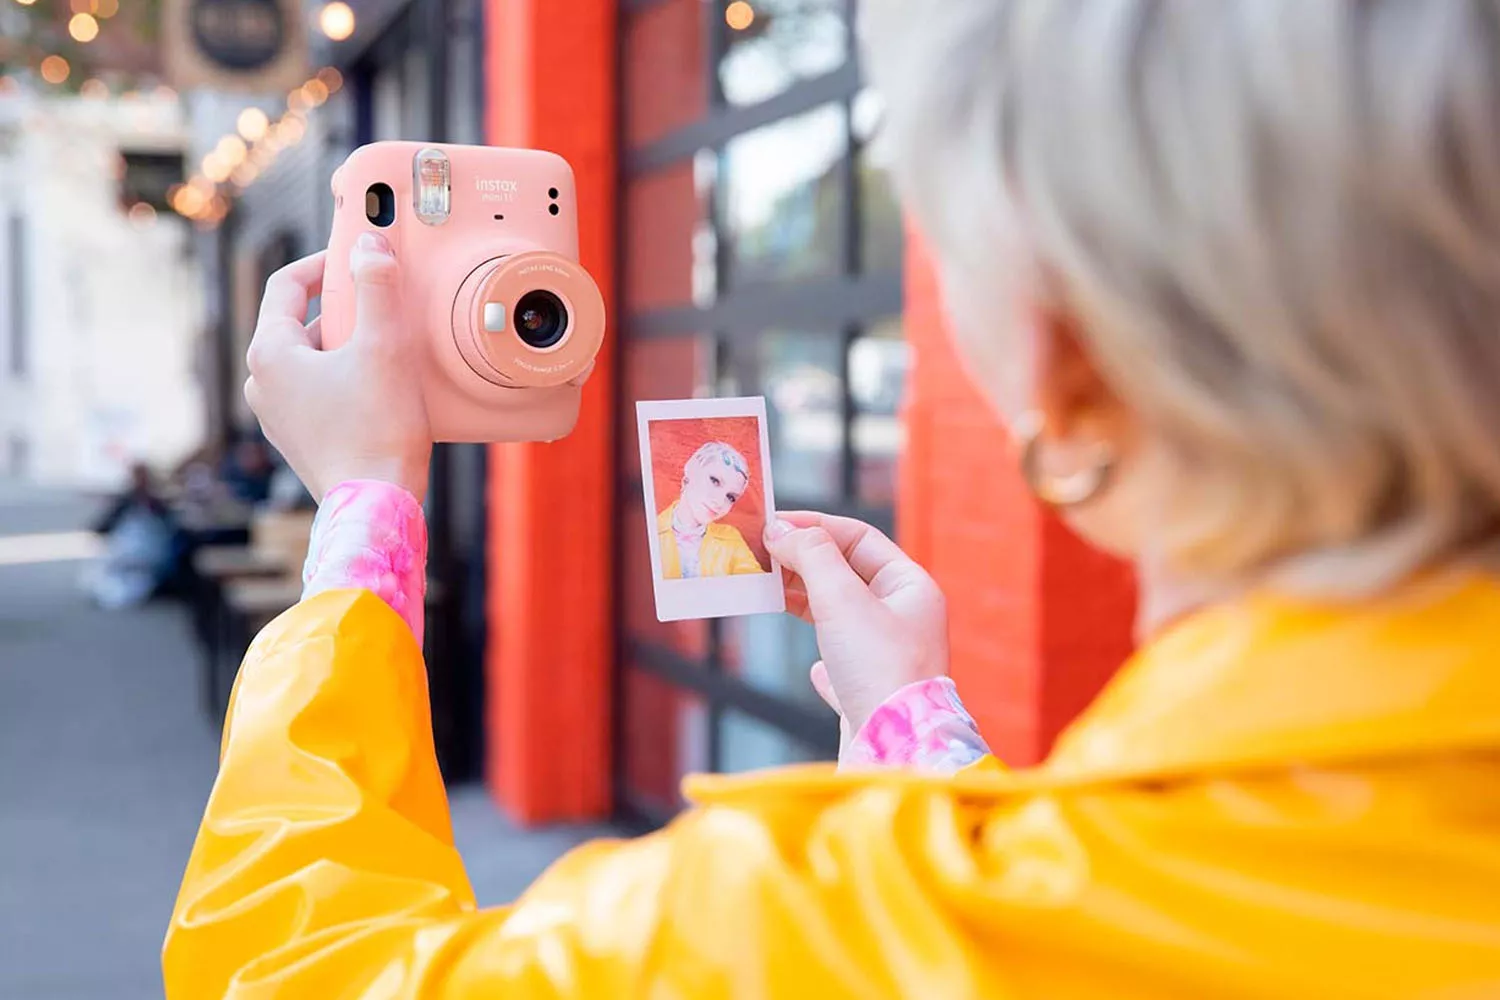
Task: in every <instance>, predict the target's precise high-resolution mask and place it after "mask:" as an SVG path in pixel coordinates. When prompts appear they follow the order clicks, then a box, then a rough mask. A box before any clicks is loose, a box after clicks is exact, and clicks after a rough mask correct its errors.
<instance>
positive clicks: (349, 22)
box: [318, 0, 354, 42]
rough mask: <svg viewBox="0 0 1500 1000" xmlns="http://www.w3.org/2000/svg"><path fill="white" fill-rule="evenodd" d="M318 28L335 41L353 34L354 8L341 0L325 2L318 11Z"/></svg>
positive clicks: (342, 39) (340, 40)
mask: <svg viewBox="0 0 1500 1000" xmlns="http://www.w3.org/2000/svg"><path fill="white" fill-rule="evenodd" d="M318 28H319V30H321V31H322V32H323V34H325V35H327V36H328V37H329V38H330V39H331V40H333V41H335V42H342V41H344V40H345V39H347V38H348V37H349V36H350V35H353V34H354V8H352V7H350V6H349V5H348V4H346V3H344V2H343V0H334V2H333V3H330V4H325V5H324V6H323V9H322V10H320V11H319V12H318Z"/></svg>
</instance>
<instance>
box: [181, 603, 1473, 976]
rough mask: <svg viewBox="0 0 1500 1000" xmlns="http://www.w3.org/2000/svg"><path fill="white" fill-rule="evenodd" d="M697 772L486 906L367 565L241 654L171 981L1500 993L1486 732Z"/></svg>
mask: <svg viewBox="0 0 1500 1000" xmlns="http://www.w3.org/2000/svg"><path fill="white" fill-rule="evenodd" d="M693 794H694V795H695V796H697V797H698V798H699V799H700V801H701V803H702V804H700V805H699V806H697V807H696V808H694V809H692V810H690V811H689V812H687V813H685V814H684V815H683V816H682V817H681V818H680V819H678V820H677V821H676V822H675V823H673V824H672V825H671V826H670V827H668V828H667V829H666V830H665V831H663V832H661V833H660V834H657V835H655V836H651V837H647V838H645V839H642V840H638V841H632V842H626V843H600V844H595V845H590V846H588V847H585V848H583V849H581V850H579V851H576V852H574V853H572V854H570V855H569V856H567V857H566V858H564V859H563V860H562V861H561V862H559V863H558V864H557V865H555V866H554V867H553V868H552V869H551V870H550V871H549V872H548V873H547V874H546V875H544V876H543V877H542V879H541V880H540V881H539V882H538V883H537V884H536V885H535V886H533V888H532V889H531V890H530V891H529V892H528V893H527V894H526V896H525V897H523V898H522V900H520V901H519V902H518V903H517V904H516V905H515V906H514V907H511V908H506V909H497V910H483V911H481V910H478V909H476V908H475V906H474V903H473V899H472V896H471V893H470V890H469V886H468V884H467V881H466V878H465V875H464V871H463V867H462V865H461V863H460V860H459V858H458V856H457V854H456V853H455V851H454V849H453V846H452V842H451V837H450V831H449V823H448V816H447V810H446V805H445V801H444V794H443V789H442V785H441V783H440V781H439V777H438V771H437V766H436V764H435V762H434V755H433V748H432V742H431V735H430V730H429V724H428V707H427V699H426V692H425V689H424V683H423V670H422V664H421V660H420V657H419V654H418V651H417V648H416V645H415V643H414V642H413V640H412V638H411V634H410V632H409V630H408V629H407V628H406V626H405V624H404V623H402V621H401V620H400V619H399V618H398V617H397V616H396V615H395V613H394V612H392V611H391V610H390V609H389V608H388V607H386V605H384V604H383V603H382V602H381V601H380V600H379V599H377V598H375V597H374V596H372V595H369V594H364V593H356V592H349V591H344V592H334V593H329V594H324V595H322V596H319V597H317V598H315V599H313V600H310V601H307V602H305V603H304V604H302V605H299V606H298V607H297V608H296V609H294V610H293V611H291V612H289V613H288V614H287V615H285V616H283V617H282V618H281V619H279V620H278V621H277V622H276V623H275V624H274V625H272V626H271V627H270V628H269V629H267V631H266V632H265V633H263V634H262V635H261V636H260V637H259V638H258V639H257V641H256V643H255V644H254V646H253V647H252V649H251V651H250V653H249V655H248V656H247V658H246V662H245V665H244V668H243V670H242V671H241V677H240V680H239V683H238V686H237V690H236V696H235V700H234V705H233V709H232V712H231V716H230V720H229V725H228V727H227V731H226V737H225V743H224V753H223V760H222V765H221V769H220V774H219V779H218V781H217V783H216V785H215V787H214V791H213V795H212V797H211V799H210V801H209V805H208V810H207V815H206V816H205V817H204V820H203V827H202V830H201V831H200V833H199V836H198V840H197V843H196V845H195V847H194V850H193V854H192V859H191V861H190V863H189V865H188V869H187V874H186V876H185V879H184V882H183V886H182V891H181V894H180V896H179V899H178V902H177V907H176V911H175V913H174V914H173V918H172V926H171V929H170V932H169V934H168V937H167V942H166V948H165V952H164V966H165V978H166V986H167V996H168V997H169V998H172V1000H204V998H210V997H219V996H229V997H232V998H239V1000H246V998H278V1000H284V998H299V1000H300V998H316V1000H322V998H325V997H346V998H356V997H357V998H369V1000H372V998H408V1000H459V998H462V1000H481V998H484V1000H517V998H543V997H546V998H562V997H569V998H599V1000H603V998H615V997H621V998H624V997H657V998H668V997H670V998H682V1000H688V998H693V1000H706V998H713V1000H729V998H743V1000H768V998H775V1000H787V998H799V997H807V998H816V1000H834V998H844V997H855V998H884V997H915V998H923V1000H927V998H933V1000H938V998H941V1000H950V998H951V1000H969V998H974V1000H977V998H981V997H982V998H987V1000H1005V998H1009V997H1026V998H1030V997H1036V998H1041V997H1046V998H1048V1000H1058V998H1081V997H1088V998H1099V1000H1104V998H1109V1000H1122V998H1133V997H1152V998H1157V1000H1161V998H1168V1000H1172V998H1180V1000H1189V998H1191V1000H1201V998H1203V997H1208V996H1228V995H1233V996H1236V997H1266V998H1272V997H1275V998H1285V997H1412V996H1419V995H1430V996H1445V997H1460V996H1462V997H1470V996H1472V997H1481V996H1491V995H1500V994H1497V993H1495V992H1494V990H1495V987H1496V986H1500V913H1497V909H1500V906H1497V903H1496V900H1497V899H1500V851H1497V848H1496V843H1497V841H1496V838H1495V837H1494V836H1493V834H1494V832H1495V829H1496V823H1497V817H1500V764H1497V762H1496V760H1495V759H1494V758H1493V757H1484V756H1478V757H1475V758H1473V759H1449V760H1434V761H1428V762H1424V763H1419V764H1418V763H1413V764H1400V763H1390V764H1386V765H1382V766H1381V767H1380V768H1378V769H1375V770H1371V771H1368V772H1364V771H1355V770H1350V771H1345V772H1317V771H1311V770H1308V771H1305V772H1302V773H1299V774H1298V775H1297V776H1296V780H1295V781H1289V780H1286V778H1285V777H1284V776H1279V775H1276V774H1267V775H1259V776H1257V775H1248V776H1244V777H1242V778H1237V779H1235V780H1217V779H1215V780H1188V779H1182V780H1177V781H1170V782H1154V783H1151V784H1149V785H1147V784H1127V783H1120V782H1115V783H1108V782H1105V783H1093V784H1091V783H1087V782H1077V781H1075V782H1072V783H1067V784H1063V785H1051V784H1048V783H1047V782H1046V780H1045V779H1044V778H1041V777H1039V776H1036V775H1027V774H1026V773H1025V772H1020V773H1015V774H1006V773H996V772H995V770H994V769H993V766H991V765H986V766H982V767H981V766H977V765H976V767H974V768H971V769H969V770H968V771H965V772H964V773H963V774H960V775H958V776H955V777H953V778H948V779H936V778H920V777H917V776H912V775H907V774H901V773H897V772H882V773H876V774H861V775H838V774H834V773H832V771H831V770H825V769H818V770H810V771H791V772H777V773H771V774H767V775H760V776H754V777H747V778H742V779H730V780H725V779H719V780H703V781H698V782H696V783H695V789H694V791H693ZM1486 990H1489V991H1491V992H1486Z"/></svg>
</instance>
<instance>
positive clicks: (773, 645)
mask: <svg viewBox="0 0 1500 1000" xmlns="http://www.w3.org/2000/svg"><path fill="white" fill-rule="evenodd" d="M851 7H852V4H851V3H849V2H847V0H754V2H753V3H752V4H750V5H749V10H750V12H751V13H752V14H753V16H752V17H750V18H749V20H748V23H747V22H746V20H745V18H746V11H745V10H744V9H739V10H737V12H735V13H733V14H731V12H730V10H729V4H728V3H727V2H726V0H707V2H705V0H653V2H651V3H648V4H640V5H631V6H630V7H629V8H627V10H626V12H625V14H624V18H625V21H624V25H625V27H624V38H623V40H622V56H621V58H622V63H623V67H622V68H623V76H624V86H625V89H626V92H625V93H624V94H623V95H622V98H621V100H622V108H623V115H624V123H623V124H624V128H623V131H624V142H625V149H624V150H623V151H622V157H621V161H622V163H623V164H624V173H625V180H624V185H625V189H624V195H623V198H624V204H625V218H624V223H623V227H622V229H623V232H622V243H621V250H622V254H621V256H622V260H621V289H620V298H621V304H622V312H623V314H624V315H623V316H622V318H621V320H620V323H619V324H618V329H619V330H620V337H621V342H620V345H619V350H620V368H621V382H620V390H621V391H620V396H621V399H620V407H621V409H620V413H621V418H622V419H621V428H622V430H621V443H620V449H621V450H620V476H619V485H618V489H619V491H620V502H619V503H618V504H617V509H618V511H619V517H618V520H617V524H618V526H619V531H620V533H621V535H622V540H621V541H620V542H619V543H618V548H617V552H618V553H619V558H618V560H617V562H618V567H619V569H618V571H619V574H620V576H619V584H620V588H621V591H622V596H621V598H620V601H621V609H622V619H623V620H622V622H621V628H622V631H623V635H622V637H621V644H620V648H621V649H622V652H623V655H624V658H625V660H626V662H627V664H628V666H626V667H625V668H624V671H625V677H624V678H622V681H621V684H620V687H619V689H618V690H620V692H621V697H622V698H623V699H624V704H623V705H622V707H621V712H622V718H623V719H624V720H625V726H626V733H627V741H626V749H625V753H624V759H623V760H622V762H621V764H620V767H621V769H622V782H623V784H624V785H625V786H626V787H627V788H628V789H631V790H632V791H631V794H630V795H629V796H627V798H628V799H629V800H630V801H629V802H627V807H629V806H630V805H631V803H633V802H639V801H645V802H647V804H648V812H649V811H650V810H654V809H660V808H662V807H663V806H664V807H665V808H667V809H669V810H670V809H674V808H676V806H677V805H678V803H677V801H676V798H675V795H676V792H675V778H676V777H677V776H678V775H679V774H680V772H681V771H682V770H683V769H686V768H691V767H707V766H713V767H715V768H717V769H719V770H725V771H741V770H747V769H751V768H760V767H772V766H778V765H783V764H790V763H796V762H800V761H805V760H813V759H819V758H822V759H827V758H830V757H832V756H834V755H835V754H836V753H837V749H838V724H837V719H836V718H835V716H834V715H833V713H832V712H831V711H829V710H828V708H827V707H826V706H824V705H823V703H822V700H821V699H820V698H819V697H818V695H817V693H816V692H815V691H814V690H813V688H812V684H811V682H810V680H809V678H808V670H809V668H810V667H811V666H812V664H813V663H814V662H815V661H816V660H817V658H818V649H817V640H816V635H815V633H814V631H813V628H812V626H810V625H808V624H807V623H805V622H803V621H801V620H799V619H796V618H793V617H791V616H788V615H782V616H756V617H749V618H726V619H722V620H718V621H714V622H688V623H675V624H671V625H663V624H661V623H660V622H657V621H656V620H655V608H654V604H653V601H652V593H651V581H652V577H653V568H652V567H651V566H650V565H649V563H650V557H649V554H648V553H649V549H648V538H649V535H648V526H647V524H646V522H645V508H644V506H643V504H642V501H641V499H640V489H641V485H640V477H641V470H640V462H639V458H638V452H637V447H636V434H635V419H634V404H635V401H636V400H639V399H662V398H682V397H687V396H701V395H718V396H738V395H763V396H765V398H766V404H767V406H766V411H767V425H768V426H767V433H768V434H769V437H770V449H771V463H772V471H773V477H774V480H775V494H776V500H777V506H778V508H780V509H782V510H788V509H794V508H799V507H810V508H814V509H818V510H825V511H830V512H834V513H838V514H845V515H852V516H857V517H862V518H864V519H866V520H869V521H871V522H873V523H875V524H876V525H878V526H880V527H882V528H888V527H889V525H890V524H891V521H892V520H893V514H892V510H891V508H892V505H893V503H894V497H895V492H896V490H895V477H896V467H897V462H898V460H899V457H900V453H901V448H902V427H901V423H900V416H899V410H900V401H901V395H902V391H903V387H904V385H905V381H906V370H907V366H908V358H907V349H906V344H905V341H904V339H903V337H902V329H901V323H900V319H899V312H900V290H901V277H900V271H901V267H902V217H901V213H900V211H899V210H898V208H897V206H896V204H895V201H894V198H893V197H892V194H891V189H890V185H889V183H888V181H887V180H886V177H885V175H884V173H883V171H882V170H881V169H880V167H881V165H880V164H879V163H876V162H875V160H874V157H875V156H876V153H875V152H874V151H875V149H876V148H877V147H876V146H874V145H872V142H871V140H872V138H873V136H874V133H875V131H876V129H877V128H878V124H879V117H880V107H879V102H878V100H876V98H875V97H874V95H873V94H871V93H869V92H868V91H862V90H861V88H860V84H859V82H858V80H857V79H856V76H855V74H854V73H852V72H850V71H849V70H850V68H851V62H850V60H851V47H850V31H849V17H848V12H849V10H850V8H851ZM732 22H733V23H732ZM736 24H737V28H736V27H735V25H736ZM715 53H717V54H718V55H717V59H718V61H717V63H716V64H706V63H705V61H704V55H705V54H708V55H709V57H710V58H712V56H713V54H715ZM700 66H701V67H702V68H703V70H705V71H706V72H704V73H699V72H698V70H699V67H700ZM809 81H816V82H815V83H814V84H812V85H809V86H804V84H807V83H809ZM664 88H675V89H673V90H672V92H670V93H668V92H667V91H666V89H664ZM716 91H717V93H716ZM779 109H784V110H779ZM773 111H774V114H773ZM638 675H639V676H638ZM646 675H650V681H651V683H644V682H643V680H642V678H643V677H645V676H646ZM633 699H634V700H638V701H641V702H642V704H633V703H632V700H633ZM684 699H686V701H685V702H684ZM664 702H665V703H666V704H667V705H668V707H667V708H665V709H664V708H662V707H661V704H662V703H664ZM683 704H687V705H688V706H689V707H687V708H681V706H682V705H683ZM679 716H682V717H687V718H691V720H692V721H691V722H685V721H683V719H682V718H679ZM663 718H670V719H673V720H676V721H671V722H660V721H658V722H656V723H651V721H650V720H653V719H654V720H661V719H663ZM648 724H654V725H655V726H656V729H657V730H658V731H657V732H655V734H654V735H650V734H649V733H648V731H647V728H646V727H647V726H648ZM685 733H687V734H691V736H690V737H688V736H684V734H685ZM685 738H692V739H698V740H700V742H699V743H697V744H694V745H693V746H692V747H685V746H683V745H682V744H681V743H680V741H681V740H682V739H685ZM632 740H634V741H637V742H638V743H639V745H637V743H632V742H631V741H632ZM651 740H654V744H653V745H652V746H653V747H654V748H647V746H646V743H647V742H648V741H651ZM643 761H654V762H655V763H654V764H652V765H651V766H650V767H646V770H645V771H644V772H643V771H642V768H643V767H644V766H645V765H644V764H643ZM663 761H666V763H663ZM653 767H654V770H652V768H653ZM643 775H644V776H643ZM669 784H672V785H674V787H672V788H668V785H669ZM643 795H644V799H643V797H642V796H643Z"/></svg>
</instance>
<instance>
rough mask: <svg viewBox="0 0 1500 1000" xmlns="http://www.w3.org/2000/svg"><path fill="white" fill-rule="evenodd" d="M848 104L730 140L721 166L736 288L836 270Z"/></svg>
mask: <svg viewBox="0 0 1500 1000" xmlns="http://www.w3.org/2000/svg"><path fill="white" fill-rule="evenodd" d="M845 117H846V113H845V110H844V107H843V105H840V104H829V105H824V106H823V107H821V108H817V109H814V110H813V111H809V112H807V113H806V114H803V115H799V116H797V117H795V118H788V119H785V120H784V121H779V122H776V123H774V124H772V125H767V126H765V127H763V128H759V129H756V130H754V131H752V132H746V133H745V134H744V135H741V136H738V137H736V138H734V139H731V140H730V141H729V142H728V143H727V144H726V145H725V147H724V154H723V157H722V159H721V167H720V170H719V177H718V182H719V218H720V230H721V234H720V239H722V240H724V241H725V243H726V247H725V261H724V263H725V269H726V272H727V273H726V274H725V276H724V277H725V281H726V284H728V285H730V286H731V287H734V288H739V287H744V286H749V285H753V284H756V283H764V282H769V281H785V280H790V279H798V278H803V279H805V278H812V277H817V276H820V275H828V274H832V273H834V272H835V271H837V270H838V267H839V261H840V252H839V251H840V234H841V228H840V222H841V220H842V218H843V214H842V205H843V197H844V183H843V171H842V170H841V169H840V161H841V160H842V159H843V157H844V155H845V153H846V152H847V151H848V148H849V147H848V139H849V137H848V131H847V128H846V125H845Z"/></svg>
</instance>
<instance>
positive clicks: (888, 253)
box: [855, 148, 904, 273]
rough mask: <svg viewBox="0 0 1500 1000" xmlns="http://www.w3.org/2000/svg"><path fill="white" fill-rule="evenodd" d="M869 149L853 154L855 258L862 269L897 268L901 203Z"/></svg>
mask: <svg viewBox="0 0 1500 1000" xmlns="http://www.w3.org/2000/svg"><path fill="white" fill-rule="evenodd" d="M873 159H874V158H873V157H872V156H870V155H869V150H868V149H865V148H862V149H860V150H859V152H857V153H856V154H855V170H856V172H857V175H858V177H859V212H860V234H859V260H860V268H861V269H862V270H864V271H865V272H866V273H871V272H873V273H880V272H882V271H899V270H901V264H902V249H903V245H904V244H903V238H904V232H903V228H902V217H901V207H900V205H898V204H897V202H896V194H895V192H894V191H893V190H892V189H891V179H890V177H889V176H888V175H887V174H886V172H885V170H884V169H883V168H882V167H880V166H879V165H877V164H876V163H874V162H872V161H873Z"/></svg>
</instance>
